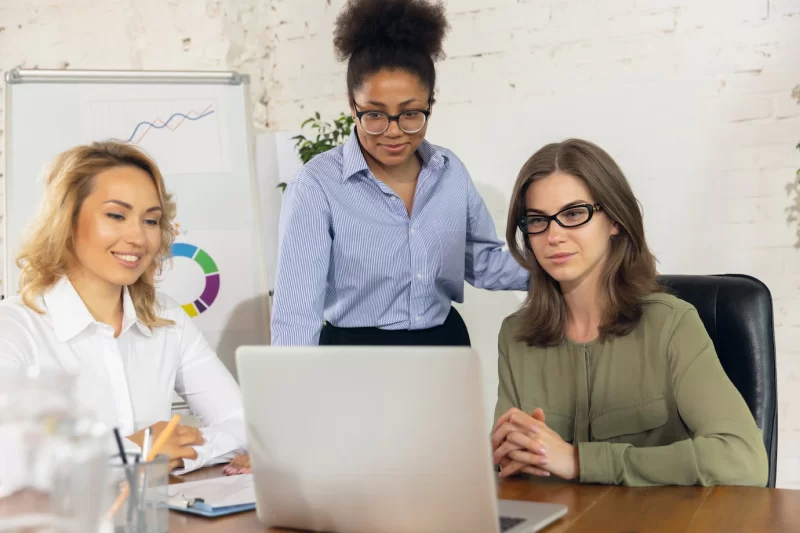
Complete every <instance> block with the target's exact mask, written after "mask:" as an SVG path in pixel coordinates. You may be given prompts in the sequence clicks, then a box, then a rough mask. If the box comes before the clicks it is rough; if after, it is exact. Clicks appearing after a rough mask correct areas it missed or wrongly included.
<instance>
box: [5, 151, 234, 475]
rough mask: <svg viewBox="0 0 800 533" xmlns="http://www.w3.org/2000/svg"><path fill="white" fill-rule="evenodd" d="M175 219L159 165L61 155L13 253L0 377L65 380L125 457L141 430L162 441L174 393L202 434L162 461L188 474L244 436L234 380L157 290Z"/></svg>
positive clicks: (229, 453) (105, 155)
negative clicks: (15, 272)
mask: <svg viewBox="0 0 800 533" xmlns="http://www.w3.org/2000/svg"><path fill="white" fill-rule="evenodd" d="M175 211H176V208H175V202H173V201H172V198H171V196H170V194H169V193H168V192H167V190H166V188H165V186H164V179H163V177H162V176H161V172H159V170H158V167H157V166H156V164H155V162H154V161H153V160H152V159H150V158H149V157H147V156H146V155H145V154H144V153H143V152H141V151H140V150H138V149H137V148H135V147H133V146H130V145H127V144H124V143H116V142H105V143H95V144H92V145H88V146H78V147H75V148H72V149H70V150H67V151H66V152H64V153H62V154H61V155H59V156H58V157H57V158H56V159H55V161H54V162H53V164H52V166H51V168H50V169H49V170H48V172H47V174H46V176H45V195H44V201H43V204H42V208H41V212H40V213H39V215H38V217H37V218H36V219H35V220H34V223H33V225H32V227H31V229H30V233H29V235H28V236H27V239H26V240H25V242H24V244H23V246H22V248H21V250H20V252H19V255H18V259H17V265H18V266H19V268H20V270H21V274H20V283H19V286H20V294H19V295H17V296H14V297H12V298H10V299H8V300H6V301H4V302H2V303H1V304H0V374H3V375H7V376H10V375H14V374H15V373H17V372H26V371H31V370H35V371H41V370H44V371H48V370H58V371H64V372H67V373H70V374H73V375H74V376H75V378H76V392H77V396H78V398H77V400H78V404H79V407H80V408H81V409H86V410H89V411H90V412H93V413H94V414H95V415H96V416H97V418H98V419H99V420H100V421H102V422H104V423H105V424H106V425H108V426H109V427H117V428H119V430H120V433H121V434H122V435H125V436H127V439H126V440H125V446H126V448H130V449H131V450H132V451H136V450H138V448H139V447H141V446H142V442H143V440H144V433H145V428H147V427H150V428H152V431H153V438H154V439H155V438H157V437H158V435H159V434H160V432H161V431H163V429H164V427H165V426H166V421H167V420H169V419H170V411H171V406H172V398H173V394H174V393H175V392H177V393H178V394H179V395H181V396H182V397H184V398H185V399H186V400H187V401H188V403H189V406H190V407H191V409H192V411H193V412H194V414H195V415H197V417H198V418H199V419H200V420H201V422H202V424H203V427H202V428H200V429H197V428H195V427H190V426H184V425H179V426H178V427H177V429H176V430H175V431H174V432H173V433H172V436H171V437H170V438H169V439H168V441H167V443H166V445H165V446H164V448H162V453H164V454H165V455H167V456H169V460H170V463H169V464H170V467H171V468H183V469H184V470H186V471H188V470H193V469H195V468H199V467H201V466H203V465H207V464H214V463H220V462H224V461H226V460H227V459H230V458H231V457H233V455H234V454H235V452H237V451H239V450H240V449H243V448H244V446H245V431H244V417H243V412H242V402H241V396H240V393H239V387H238V386H237V384H236V382H235V381H234V379H233V377H232V376H231V375H230V373H229V372H228V370H227V369H226V368H225V366H224V365H223V364H222V362H221V361H220V360H219V359H218V358H217V355H216V354H215V353H214V350H212V349H211V347H210V346H209V345H208V343H207V342H206V340H205V339H204V338H203V334H202V333H201V332H200V330H199V329H198V328H197V326H195V325H194V324H193V323H192V321H191V319H190V318H189V317H188V316H187V315H186V313H185V312H184V311H183V309H181V307H180V305H178V304H177V303H176V302H175V301H173V300H171V299H170V298H168V297H166V296H164V295H161V294H158V293H157V292H156V290H155V277H156V275H157V273H158V272H159V271H160V269H161V264H162V261H163V259H164V258H166V257H167V255H168V254H169V250H170V246H171V244H172V242H173V240H174V233H173V231H174V228H173V225H172V221H173V219H174V218H175ZM110 434H111V433H110V432H109V435H110ZM111 442H112V443H113V440H111ZM153 442H155V441H153ZM112 449H113V448H112ZM7 466H9V465H7ZM0 477H2V472H0Z"/></svg>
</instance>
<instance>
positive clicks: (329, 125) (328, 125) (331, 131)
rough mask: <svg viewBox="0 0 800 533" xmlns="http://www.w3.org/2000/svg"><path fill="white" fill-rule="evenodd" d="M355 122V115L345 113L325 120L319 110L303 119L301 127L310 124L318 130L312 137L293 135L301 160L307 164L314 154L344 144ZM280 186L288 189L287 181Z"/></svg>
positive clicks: (279, 186)
mask: <svg viewBox="0 0 800 533" xmlns="http://www.w3.org/2000/svg"><path fill="white" fill-rule="evenodd" d="M353 124H355V121H354V120H353V117H352V116H351V115H345V114H344V113H341V114H339V116H338V117H337V118H335V119H333V121H332V122H323V121H322V119H321V117H320V114H319V112H317V113H314V116H313V117H311V118H309V119H306V120H305V121H303V123H302V124H301V125H300V129H303V128H305V127H306V126H309V125H310V128H311V129H314V130H317V134H316V137H314V138H313V139H310V138H308V137H306V136H305V135H302V134H300V135H295V136H294V137H292V140H294V141H295V144H294V147H295V148H296V149H297V155H299V156H300V161H302V162H303V164H304V165H305V164H306V163H308V162H309V161H311V160H312V159H313V158H314V156H316V155H318V154H321V153H323V152H327V151H328V150H330V149H331V148H335V147H337V146H339V145H340V144H344V142H345V141H346V140H347V137H349V136H350V133H352V131H353ZM278 188H280V189H281V190H282V191H284V190H286V183H284V182H281V183H279V184H278Z"/></svg>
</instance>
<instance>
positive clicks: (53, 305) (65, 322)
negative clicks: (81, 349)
mask: <svg viewBox="0 0 800 533" xmlns="http://www.w3.org/2000/svg"><path fill="white" fill-rule="evenodd" d="M43 300H44V304H45V305H46V306H47V313H48V314H49V315H50V319H51V320H52V322H53V329H54V330H55V335H56V339H58V341H59V342H67V341H69V340H71V339H73V338H75V337H76V336H77V335H79V334H80V333H82V332H83V331H84V330H85V329H86V328H88V327H89V326H90V325H92V324H96V323H97V321H96V320H95V319H94V317H92V314H91V313H90V312H89V309H88V308H87V307H86V304H85V303H83V300H82V299H81V297H80V295H79V294H78V291H76V290H75V287H73V285H72V282H70V281H69V279H68V278H67V277H66V276H64V277H62V278H61V279H59V280H58V281H57V282H56V283H55V284H54V285H53V286H52V287H50V289H48V290H47V291H46V292H45V293H44V296H43ZM133 325H136V326H137V327H138V329H139V331H141V332H142V333H143V334H144V335H146V336H148V337H149V336H150V335H151V334H152V333H151V331H150V328H148V327H147V326H145V325H144V324H142V323H141V322H140V321H139V319H138V318H137V317H136V309H135V308H134V306H133V300H132V299H131V296H130V293H129V292H128V287H123V290H122V330H121V332H120V334H122V333H125V332H126V331H127V330H128V329H130V328H131V327H132V326H133Z"/></svg>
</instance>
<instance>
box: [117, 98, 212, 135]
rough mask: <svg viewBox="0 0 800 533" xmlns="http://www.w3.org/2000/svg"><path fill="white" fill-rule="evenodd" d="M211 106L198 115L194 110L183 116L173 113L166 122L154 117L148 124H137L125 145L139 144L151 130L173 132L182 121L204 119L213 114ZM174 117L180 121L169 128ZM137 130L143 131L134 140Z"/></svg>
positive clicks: (143, 122)
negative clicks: (165, 129) (141, 129)
mask: <svg viewBox="0 0 800 533" xmlns="http://www.w3.org/2000/svg"><path fill="white" fill-rule="evenodd" d="M212 106H213V104H209V105H208V107H206V108H205V109H203V110H202V111H200V112H199V113H198V112H197V111H195V110H194V109H190V110H189V111H187V112H186V114H183V113H180V112H178V113H173V114H171V115H170V116H169V118H168V119H167V120H166V121H164V120H161V117H156V118H155V119H153V121H152V122H149V121H146V120H144V121H142V122H139V123H138V124H137V125H136V127H135V128H133V132H132V133H131V135H130V137H128V139H127V140H126V141H125V142H126V143H132V144H139V143H140V142H142V140H143V139H144V138H145V136H146V135H147V134H148V132H149V131H150V130H151V129H157V130H161V129H164V128H167V129H169V130H170V131H175V130H177V129H178V128H180V127H181V124H183V123H184V121H186V120H191V121H195V120H200V119H201V118H205V117H207V116H209V115H211V114H212V113H214V110H213V109H211V107H212ZM192 115H194V116H192ZM176 117H177V118H180V120H179V121H178V123H177V124H175V125H174V126H170V122H172V120H173V119H175V118H176ZM139 128H143V130H144V131H142V134H141V136H140V137H139V138H138V139H136V140H134V138H135V137H136V134H137V133H138V131H139Z"/></svg>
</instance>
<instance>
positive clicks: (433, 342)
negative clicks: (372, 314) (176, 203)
mask: <svg viewBox="0 0 800 533" xmlns="http://www.w3.org/2000/svg"><path fill="white" fill-rule="evenodd" d="M319 343H320V345H340V346H356V345H363V346H470V342H469V332H468V331H467V325H466V324H464V320H462V318H461V315H459V314H458V311H456V310H455V308H453V307H451V308H450V313H448V315H447V319H446V320H445V321H444V324H442V325H441V326H434V327H432V328H428V329H416V330H409V329H402V330H387V329H380V328H338V327H336V326H332V325H331V324H327V323H326V324H325V326H323V328H322V332H321V333H320V336H319Z"/></svg>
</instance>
